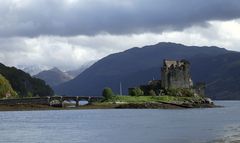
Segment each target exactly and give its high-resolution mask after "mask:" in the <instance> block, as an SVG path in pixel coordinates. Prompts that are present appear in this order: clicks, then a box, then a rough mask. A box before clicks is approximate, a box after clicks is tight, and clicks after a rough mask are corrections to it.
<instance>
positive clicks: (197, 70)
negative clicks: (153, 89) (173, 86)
mask: <svg viewBox="0 0 240 143" xmlns="http://www.w3.org/2000/svg"><path fill="white" fill-rule="evenodd" d="M163 59H172V60H179V59H186V60H189V61H190V63H191V69H190V70H191V74H192V78H193V80H194V81H195V82H197V81H202V82H206V84H207V88H206V94H207V95H208V96H209V97H212V98H213V99H240V87H239V85H240V84H239V82H240V75H238V73H240V72H239V71H240V53H239V52H234V51H228V50H226V49H224V48H219V47H214V46H212V47H207V46H203V47H198V46H185V45H182V44H175V43H166V42H162V43H158V44H156V45H150V46H145V47H142V48H137V47H135V48H131V49H129V50H126V51H123V52H120V53H115V54H111V55H109V56H107V57H104V58H103V59H101V60H99V61H98V62H96V63H95V64H93V65H92V66H91V67H89V68H88V69H86V70H85V71H84V72H82V73H81V74H80V75H78V76H77V77H76V78H75V79H73V80H70V81H68V82H65V83H63V84H60V85H58V86H56V87H54V89H55V92H56V93H58V94H65V95H92V96H99V95H101V92H102V90H103V88H104V87H111V88H112V89H113V91H114V92H115V93H119V84H120V83H121V84H122V88H123V93H124V94H127V90H128V88H129V87H134V86H138V85H140V84H146V83H147V82H148V81H149V80H152V79H161V77H160V67H161V66H162V61H163Z"/></svg>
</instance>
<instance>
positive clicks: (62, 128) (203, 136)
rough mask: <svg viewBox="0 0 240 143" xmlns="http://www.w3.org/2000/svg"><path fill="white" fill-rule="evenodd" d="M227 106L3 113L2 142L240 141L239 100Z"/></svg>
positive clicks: (152, 142)
mask: <svg viewBox="0 0 240 143" xmlns="http://www.w3.org/2000/svg"><path fill="white" fill-rule="evenodd" d="M215 103H216V104H218V105H222V106H224V108H205V109H184V110H183V109H177V110H175V109H171V110H168V109H97V110H57V111H56V110H55V111H10V112H0V143H215V142H216V143H221V142H223V143H225V142H226V143H228V142H233V141H234V142H240V101H216V102H215Z"/></svg>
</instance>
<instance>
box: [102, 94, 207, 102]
mask: <svg viewBox="0 0 240 143" xmlns="http://www.w3.org/2000/svg"><path fill="white" fill-rule="evenodd" d="M201 99H203V98H202V97H200V96H194V97H177V96H119V95H117V96H113V97H111V98H110V99H108V100H106V101H105V102H115V103H117V102H126V103H146V102H170V103H172V102H174V103H176V102H194V101H199V100H201Z"/></svg>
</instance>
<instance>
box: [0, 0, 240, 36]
mask: <svg viewBox="0 0 240 143" xmlns="http://www.w3.org/2000/svg"><path fill="white" fill-rule="evenodd" d="M239 17H240V1H239V0H231V1H229V0H209V1H203V0H171V1H170V0H121V1H119V0H91V1H90V0H85V1H84V0H79V1H76V0H75V1H74V0H72V3H70V2H68V0H21V1H16V0H15V1H11V0H9V1H7V2H6V1H0V36H1V37H12V36H26V37H34V36H39V35H60V36H75V35H96V34H101V33H110V34H116V35H118V34H139V33H144V32H153V33H154V32H156V33H157V32H162V31H165V30H182V29H184V28H186V27H189V26H192V25H202V26H207V23H206V22H207V21H210V20H230V19H235V18H239Z"/></svg>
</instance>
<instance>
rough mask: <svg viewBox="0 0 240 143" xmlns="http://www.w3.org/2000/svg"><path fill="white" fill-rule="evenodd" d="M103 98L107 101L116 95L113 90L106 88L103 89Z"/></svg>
mask: <svg viewBox="0 0 240 143" xmlns="http://www.w3.org/2000/svg"><path fill="white" fill-rule="evenodd" d="M102 96H103V97H104V98H105V100H107V99H111V98H112V97H113V96H114V93H113V91H112V89H111V88H109V87H106V88H104V89H103V93H102Z"/></svg>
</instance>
